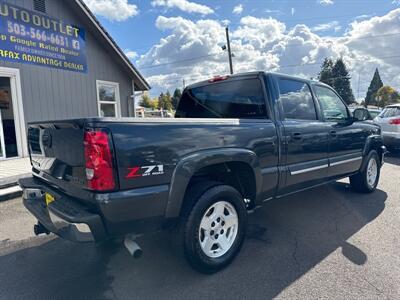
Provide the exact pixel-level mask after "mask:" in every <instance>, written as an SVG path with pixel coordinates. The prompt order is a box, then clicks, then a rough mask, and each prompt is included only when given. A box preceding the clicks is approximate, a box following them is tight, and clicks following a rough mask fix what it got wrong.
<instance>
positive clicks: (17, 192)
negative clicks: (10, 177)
mask: <svg viewBox="0 0 400 300" xmlns="http://www.w3.org/2000/svg"><path fill="white" fill-rule="evenodd" d="M21 195H22V189H21V188H20V187H19V186H18V185H14V186H10V187H7V188H3V189H0V202H3V201H7V200H11V199H15V198H18V197H21Z"/></svg>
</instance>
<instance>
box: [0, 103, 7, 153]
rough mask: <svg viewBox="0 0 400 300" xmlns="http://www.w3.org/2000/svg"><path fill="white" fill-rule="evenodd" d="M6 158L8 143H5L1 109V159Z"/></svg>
mask: <svg viewBox="0 0 400 300" xmlns="http://www.w3.org/2000/svg"><path fill="white" fill-rule="evenodd" d="M0 109H1V108H0ZM5 158H6V145H5V143H4V131H3V121H2V119H1V111H0V159H5Z"/></svg>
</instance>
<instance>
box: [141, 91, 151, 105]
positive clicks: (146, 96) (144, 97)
mask: <svg viewBox="0 0 400 300" xmlns="http://www.w3.org/2000/svg"><path fill="white" fill-rule="evenodd" d="M139 105H140V106H143V107H144V108H152V100H151V99H150V96H149V94H148V93H143V95H142V100H141V101H140V103H139Z"/></svg>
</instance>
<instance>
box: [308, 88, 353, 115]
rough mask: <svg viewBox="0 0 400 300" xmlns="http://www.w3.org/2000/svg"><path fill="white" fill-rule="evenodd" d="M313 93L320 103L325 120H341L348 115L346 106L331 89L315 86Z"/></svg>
mask: <svg viewBox="0 0 400 300" xmlns="http://www.w3.org/2000/svg"><path fill="white" fill-rule="evenodd" d="M315 94H316V95H317V98H318V101H319V103H320V104H321V110H322V115H323V116H324V119H325V120H326V121H342V120H346V119H348V117H349V114H348V111H347V107H346V105H345V104H344V103H343V101H342V100H341V99H340V98H339V96H338V95H336V94H335V93H334V92H333V91H332V90H331V89H329V88H327V87H323V86H319V85H316V86H315Z"/></svg>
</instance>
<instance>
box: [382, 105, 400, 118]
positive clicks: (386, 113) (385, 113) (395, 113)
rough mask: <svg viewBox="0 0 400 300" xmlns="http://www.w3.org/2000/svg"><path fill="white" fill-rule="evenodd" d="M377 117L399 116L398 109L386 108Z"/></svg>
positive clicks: (399, 110)
mask: <svg viewBox="0 0 400 300" xmlns="http://www.w3.org/2000/svg"><path fill="white" fill-rule="evenodd" d="M379 116H380V117H381V118H391V117H397V116H400V107H386V108H385V109H384V110H383V111H382V112H381V114H380V115H379Z"/></svg>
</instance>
